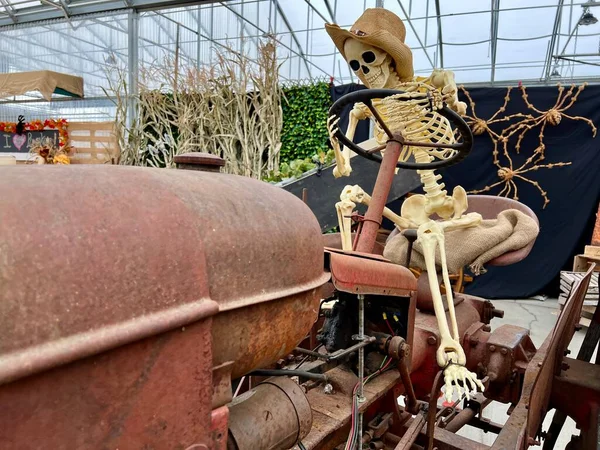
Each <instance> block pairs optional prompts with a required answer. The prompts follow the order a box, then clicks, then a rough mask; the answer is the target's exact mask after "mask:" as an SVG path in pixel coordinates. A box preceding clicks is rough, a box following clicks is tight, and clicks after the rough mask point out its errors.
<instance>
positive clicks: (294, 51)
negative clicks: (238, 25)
mask: <svg viewBox="0 0 600 450" xmlns="http://www.w3.org/2000/svg"><path fill="white" fill-rule="evenodd" d="M221 4H222V5H223V6H224V7H225V8H227V9H228V10H229V11H231V12H232V13H234V14H235V15H236V16H238V17H242V16H240V15H239V14H238V13H237V11H235V10H234V9H232V8H231V7H229V6H228V5H227V4H225V3H223V2H222V3H221ZM276 12H277V11H276ZM242 19H243V20H245V21H246V22H248V23H250V24H251V25H252V26H254V28H256V29H257V30H258V31H260V32H261V33H263V34H264V35H269V34H270V33H267V32H266V31H265V30H263V29H262V28H260V27H259V26H258V24H254V23H252V22H250V21H249V20H248V19H247V18H245V17H242ZM275 31H276V30H275ZM273 39H275V41H276V42H277V43H278V44H279V45H281V46H282V47H283V48H285V49H287V50H289V51H290V52H291V53H293V54H294V55H296V56H300V57H302V55H301V54H300V53H298V52H297V51H296V50H294V49H293V48H292V47H291V46H289V45H287V44H285V43H283V42H282V41H281V40H280V39H277V38H276V37H275V36H274V37H273ZM303 59H304V60H305V61H306V63H307V64H310V65H311V66H313V67H315V68H316V69H318V70H319V71H321V72H323V74H325V75H327V76H329V74H328V73H327V72H325V71H324V70H323V69H321V68H320V67H319V66H317V65H316V64H315V63H313V62H312V61H310V60H308V59H306V58H303Z"/></svg>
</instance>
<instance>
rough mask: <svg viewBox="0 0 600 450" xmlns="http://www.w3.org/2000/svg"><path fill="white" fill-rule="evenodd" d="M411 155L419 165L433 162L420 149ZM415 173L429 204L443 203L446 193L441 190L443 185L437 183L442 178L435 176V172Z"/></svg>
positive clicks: (414, 150)
mask: <svg viewBox="0 0 600 450" xmlns="http://www.w3.org/2000/svg"><path fill="white" fill-rule="evenodd" d="M413 154H414V156H415V161H416V162H418V163H420V164H427V163H430V162H431V161H432V160H433V157H432V156H430V155H428V154H427V152H426V151H424V150H422V149H420V148H415V149H413ZM417 173H418V174H419V176H420V177H421V183H423V190H424V191H425V197H427V199H428V200H429V202H430V203H432V204H434V205H435V204H436V203H437V202H438V201H443V199H444V198H445V197H446V193H447V192H446V191H445V190H444V189H443V188H444V183H441V184H440V183H438V180H441V179H442V176H441V175H437V174H436V173H435V170H417Z"/></svg>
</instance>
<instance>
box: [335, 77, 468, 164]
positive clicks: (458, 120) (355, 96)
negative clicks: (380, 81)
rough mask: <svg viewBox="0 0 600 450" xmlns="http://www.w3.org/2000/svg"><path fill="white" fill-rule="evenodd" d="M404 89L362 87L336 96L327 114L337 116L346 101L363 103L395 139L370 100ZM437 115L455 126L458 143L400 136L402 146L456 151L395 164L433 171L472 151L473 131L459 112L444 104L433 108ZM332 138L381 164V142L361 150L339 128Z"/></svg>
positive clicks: (386, 132)
mask: <svg viewBox="0 0 600 450" xmlns="http://www.w3.org/2000/svg"><path fill="white" fill-rule="evenodd" d="M404 93H405V92H404V91H397V90H395V89H363V90H360V91H355V92H351V93H350V94H346V95H344V96H343V97H342V98H340V99H338V100H337V101H336V102H335V103H334V104H333V105H332V106H331V108H330V109H329V116H330V117H331V116H335V117H338V118H339V117H340V114H341V113H342V111H343V110H344V108H345V107H346V105H349V104H352V105H353V104H355V103H358V102H362V103H364V104H365V105H366V106H367V108H369V110H370V111H371V114H373V117H374V118H375V120H376V121H377V123H378V124H379V126H380V127H381V129H382V130H383V131H384V132H385V134H386V135H387V137H388V140H398V135H396V136H394V134H393V133H392V131H390V129H389V127H388V126H387V125H386V124H385V122H384V121H383V119H382V118H381V116H380V114H379V113H378V112H377V110H376V109H375V107H374V106H373V102H372V100H374V99H382V98H385V97H390V96H392V95H398V94H404ZM423 96H427V93H424V94H423ZM408 100H410V99H409V98H398V99H397V101H400V102H402V101H408ZM436 112H437V113H438V114H440V115H441V116H444V117H445V118H446V119H448V121H449V122H450V124H451V125H452V126H453V128H454V129H456V130H458V132H459V135H460V137H461V139H460V142H457V143H454V144H446V143H441V142H412V141H411V142H408V141H404V140H403V139H401V140H400V142H401V143H402V144H403V145H407V146H411V147H426V148H440V149H449V150H455V151H454V154H453V155H452V156H450V157H448V158H445V159H438V160H436V161H432V162H430V163H417V162H408V161H398V163H397V164H396V167H399V168H401V169H411V170H432V169H438V168H441V167H448V166H451V165H453V164H456V163H458V162H460V161H462V160H463V159H464V158H466V156H467V155H468V154H469V153H470V152H471V149H472V148H473V133H471V129H470V128H469V125H467V123H466V122H465V121H464V120H463V118H462V117H460V115H459V114H458V113H456V112H454V111H452V110H451V109H450V108H448V107H447V106H446V105H444V107H443V108H442V109H439V110H436ZM335 137H336V138H337V139H338V140H339V141H340V142H341V143H342V144H343V145H344V146H346V147H348V148H350V149H352V150H353V151H355V152H356V153H358V154H359V155H360V156H362V157H364V158H367V159H370V160H372V161H376V162H378V163H380V164H381V161H382V159H383V158H382V156H381V155H380V154H378V153H377V152H379V151H381V150H383V149H384V148H385V145H380V146H379V147H376V148H374V149H370V150H367V149H364V148H363V147H361V146H359V145H358V144H355V143H354V142H352V141H351V140H350V139H348V138H347V137H346V135H345V134H344V133H343V132H342V131H341V130H340V129H339V128H338V129H337V131H336V132H335Z"/></svg>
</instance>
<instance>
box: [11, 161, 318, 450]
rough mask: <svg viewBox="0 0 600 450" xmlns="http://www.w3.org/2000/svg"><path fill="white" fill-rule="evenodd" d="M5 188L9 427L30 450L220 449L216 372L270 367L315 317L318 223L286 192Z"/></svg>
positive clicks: (160, 184) (108, 172) (172, 186)
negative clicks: (214, 410)
mask: <svg viewBox="0 0 600 450" xmlns="http://www.w3.org/2000/svg"><path fill="white" fill-rule="evenodd" d="M0 192H3V195H2V197H1V198H0V404H2V405H3V406H2V408H1V409H2V412H0V423H2V428H3V430H4V431H3V432H2V434H3V435H4V437H3V439H7V442H12V443H13V444H15V445H16V446H17V447H19V448H55V449H56V448H62V447H61V445H65V443H69V444H68V445H69V446H70V448H77V447H78V445H81V446H83V447H87V448H100V447H101V446H100V443H103V445H104V444H105V445H110V446H112V447H114V448H116V447H118V446H119V445H121V446H122V448H131V447H127V445H128V444H131V443H133V442H135V443H136V448H139V445H137V444H139V443H140V442H152V443H153V445H155V446H156V448H166V447H165V446H164V445H162V444H164V443H169V448H173V446H174V444H178V443H179V444H181V445H184V446H189V445H193V444H198V443H200V444H201V443H202V442H209V441H208V437H207V436H206V435H207V433H209V431H210V430H206V429H205V428H206V427H204V426H203V424H205V423H207V422H206V420H207V419H208V421H209V422H210V411H211V402H207V401H206V400H204V402H202V401H200V399H201V398H204V399H206V398H207V396H210V395H212V389H213V386H212V384H211V383H213V382H214V383H216V384H218V382H219V380H216V381H215V379H212V378H211V371H212V370H213V368H219V367H220V369H218V370H217V371H218V372H219V376H218V377H216V378H219V377H223V378H224V379H229V377H232V378H236V377H239V376H241V375H243V374H245V373H248V372H249V371H251V370H253V369H256V368H259V367H264V366H267V365H269V364H271V363H273V362H274V361H276V360H277V359H278V358H281V357H283V356H285V355H287V354H288V353H289V352H290V351H291V350H292V349H293V348H294V346H295V345H297V343H298V342H299V341H300V340H301V339H302V338H303V337H304V336H305V335H306V333H307V332H308V330H309V329H310V327H311V325H312V324H313V322H314V320H315V319H316V317H317V313H318V308H319V292H318V291H319V287H320V286H321V285H322V284H323V283H325V282H326V280H327V278H328V275H327V274H326V273H325V272H324V269H323V267H324V265H323V244H322V240H321V233H320V227H319V224H318V223H317V220H316V219H315V217H314V216H313V214H312V212H311V211H310V210H309V208H308V207H307V206H305V205H304V204H303V203H302V202H301V201H300V200H299V199H297V198H296V197H294V196H293V195H291V194H288V193H287V192H285V191H284V190H281V189H278V188H276V187H273V186H270V185H268V184H266V183H263V182H259V181H256V180H251V179H248V178H243V177H237V176H230V175H225V174H218V173H205V172H194V171H186V170H164V169H148V168H134V167H115V166H105V167H98V166H95V167H94V166H72V167H60V166H54V167H39V166H24V167H12V168H8V169H6V168H5V169H0ZM274 300H277V302H275V301H274ZM250 306H252V308H250ZM223 368H224V369H223ZM207 371H208V372H207ZM223 372H227V373H226V376H224V375H223ZM117 373H118V375H119V377H118V379H117V377H116V376H115V375H116V374H117ZM213 375H214V374H213ZM211 379H212V382H211ZM206 380H208V384H207V381H206ZM223 383H225V384H226V382H223ZM217 390H218V389H217ZM225 390H226V389H225V387H223V391H225ZM23 392H30V394H29V395H25V396H23V395H22V394H23ZM19 393H21V395H20V394H19ZM157 396H159V397H157ZM162 397H164V398H169V401H159V398H162ZM16 399H19V400H18V401H16ZM223 401H225V400H223ZM219 403H222V402H219V401H218V400H215V399H214V398H213V405H212V406H213V407H217V406H220V405H219ZM207 414H208V417H207ZM157 417H158V418H157ZM154 425H156V426H154ZM78 427H79V428H78ZM91 428H93V429H94V431H93V432H90V433H89V435H88V436H85V437H83V435H85V434H88V433H87V432H84V431H83V430H90V429H91ZM31 433H34V434H33V435H32V434H31ZM35 436H40V439H41V437H43V439H44V440H43V441H41V440H37V439H36V438H35ZM133 436H134V437H133ZM15 439H23V440H26V441H27V444H23V443H22V442H21V441H20V440H15ZM58 444H61V445H58ZM83 447H81V448H83ZM149 448H150V447H149ZM199 448H202V447H199Z"/></svg>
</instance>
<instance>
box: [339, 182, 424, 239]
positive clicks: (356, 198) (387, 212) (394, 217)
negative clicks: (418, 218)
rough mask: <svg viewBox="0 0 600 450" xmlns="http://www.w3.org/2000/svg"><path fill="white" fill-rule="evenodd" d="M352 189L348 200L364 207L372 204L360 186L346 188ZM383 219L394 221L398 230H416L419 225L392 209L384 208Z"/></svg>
mask: <svg viewBox="0 0 600 450" xmlns="http://www.w3.org/2000/svg"><path fill="white" fill-rule="evenodd" d="M348 188H350V190H349V191H347V192H348V197H347V198H348V199H350V200H351V201H353V202H356V203H362V204H363V205H367V206H369V205H370V204H371V196H370V195H369V194H367V193H366V192H365V191H364V190H363V188H361V187H360V186H359V185H358V184H356V185H354V186H346V188H345V189H344V191H346V189H348ZM383 217H385V218H386V219H388V220H390V221H392V222H393V223H394V224H395V225H396V226H397V227H398V228H400V229H406V228H416V227H417V226H418V225H417V224H416V223H414V222H412V221H411V220H408V219H405V218H404V217H400V216H399V215H398V214H396V213H394V212H393V211H392V210H391V209H389V208H387V207H385V208H383Z"/></svg>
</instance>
